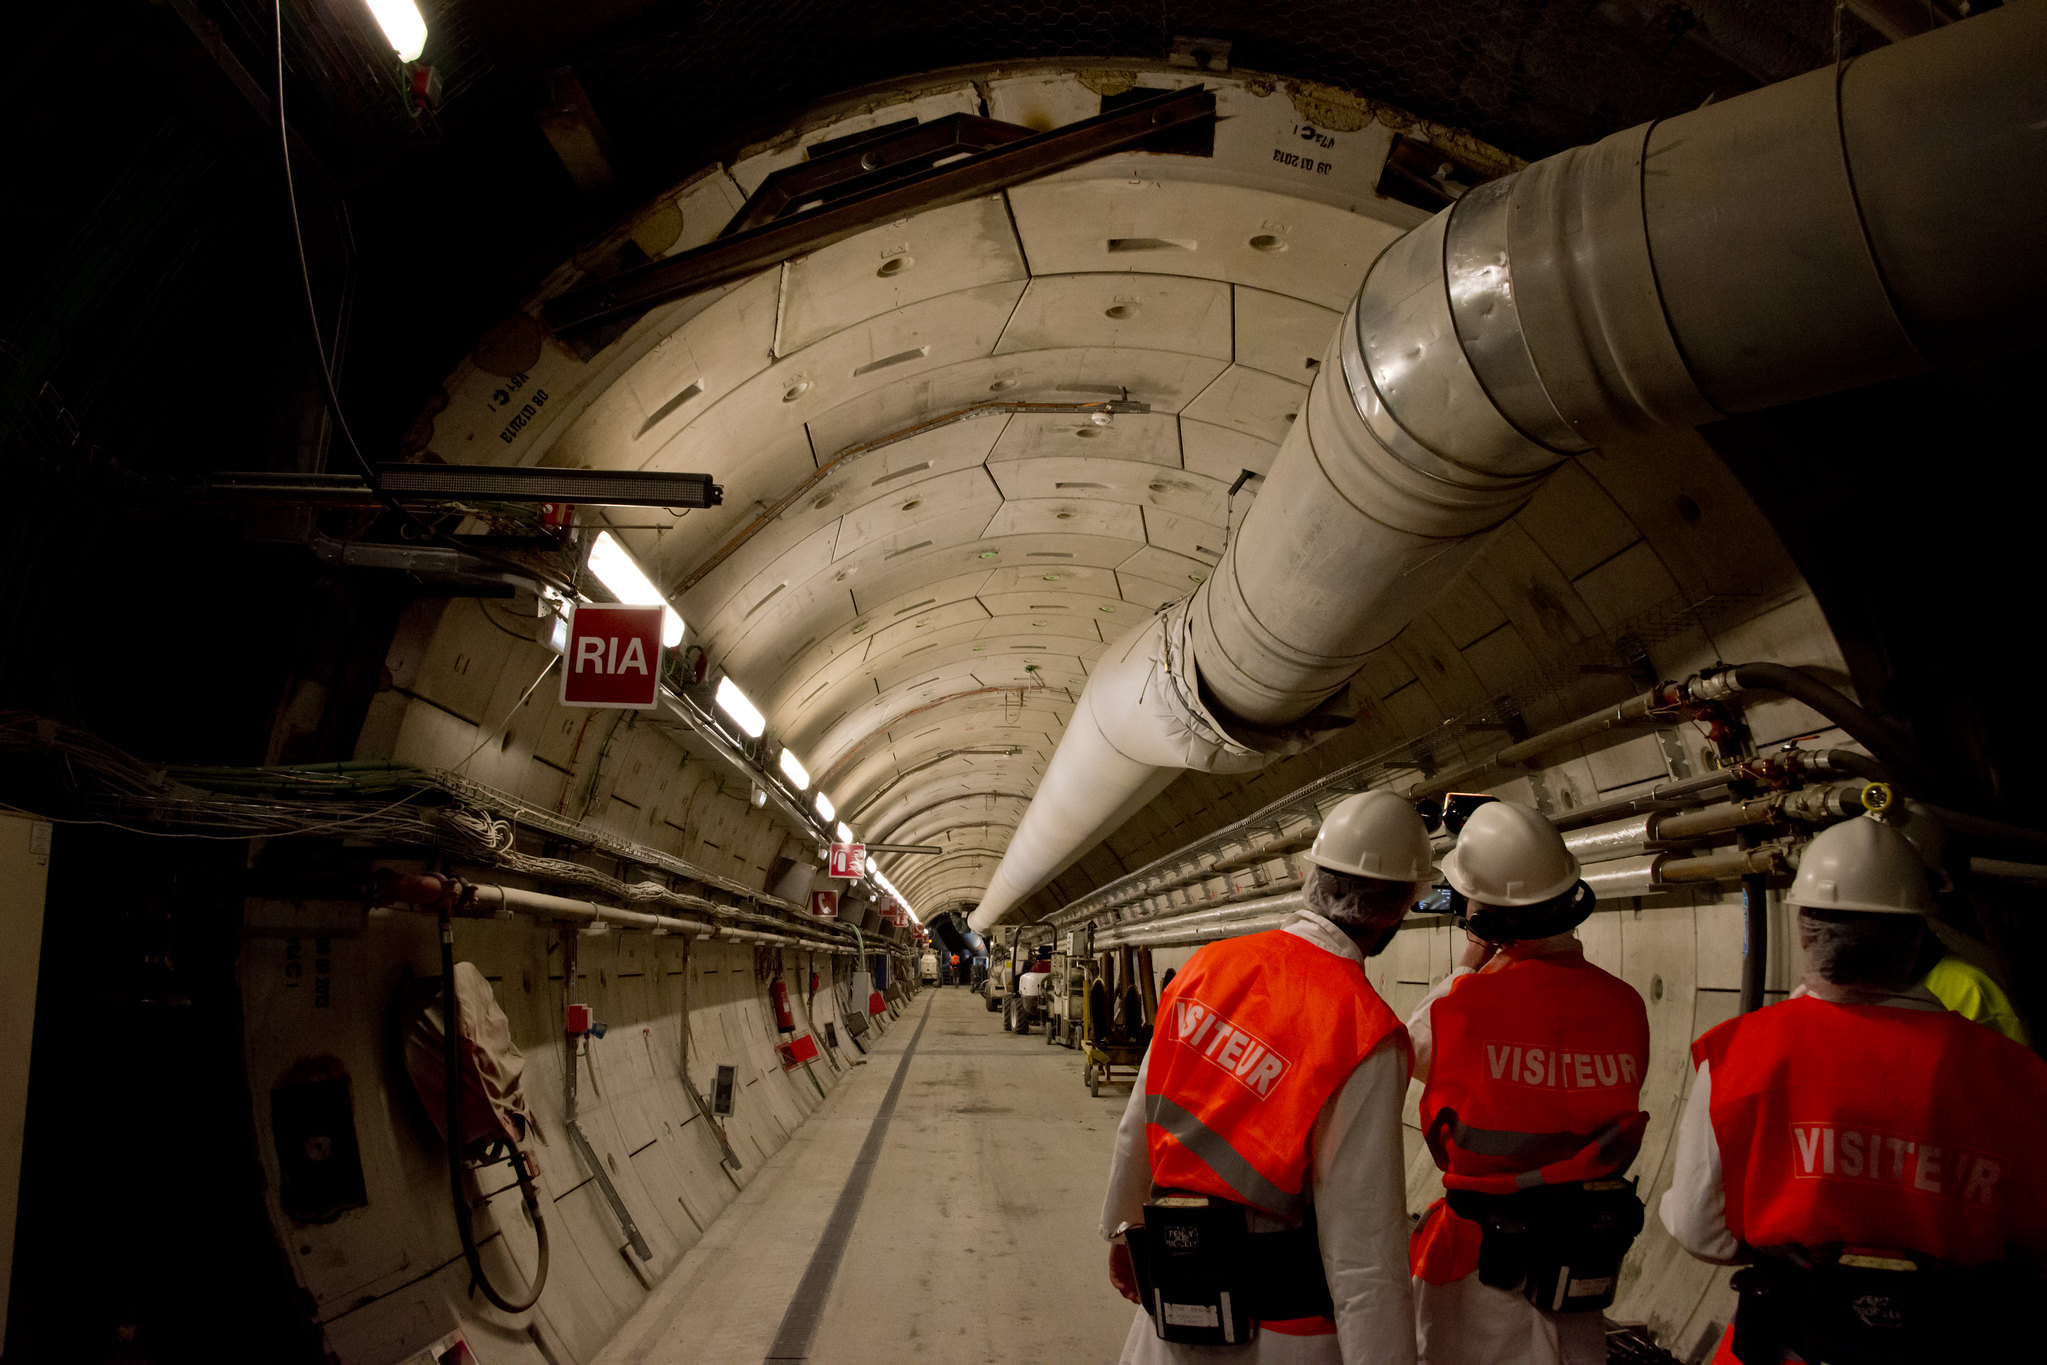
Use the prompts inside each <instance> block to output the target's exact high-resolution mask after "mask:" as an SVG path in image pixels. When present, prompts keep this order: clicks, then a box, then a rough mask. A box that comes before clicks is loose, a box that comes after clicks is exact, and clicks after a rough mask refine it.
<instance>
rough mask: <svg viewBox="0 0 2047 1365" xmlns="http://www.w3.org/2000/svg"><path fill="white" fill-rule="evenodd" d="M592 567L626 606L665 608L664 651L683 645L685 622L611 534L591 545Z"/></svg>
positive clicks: (663, 625) (599, 538)
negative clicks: (683, 622)
mask: <svg viewBox="0 0 2047 1365" xmlns="http://www.w3.org/2000/svg"><path fill="white" fill-rule="evenodd" d="M589 566H590V572H591V573H593V574H595V575H596V576H597V581H598V582H599V583H602V584H603V585H604V586H605V587H606V588H608V589H610V590H611V595H612V596H613V597H616V598H617V599H618V600H619V601H621V602H623V603H625V604H626V605H627V606H629V607H663V608H666V610H665V612H664V613H663V614H662V617H661V644H662V647H663V648H666V649H673V648H675V647H676V646H677V645H679V644H681V643H682V632H683V629H684V627H683V624H682V618H681V617H680V616H678V615H676V614H675V608H674V607H671V606H669V605H668V599H667V598H666V597H664V596H662V595H661V590H660V589H659V588H657V587H655V586H654V581H653V580H652V579H650V578H648V577H647V575H646V574H645V573H643V572H641V570H640V566H639V565H638V564H636V563H634V562H633V557H632V556H631V555H629V554H627V553H626V552H625V547H624V546H623V545H620V544H619V543H618V542H617V541H616V540H613V539H612V538H611V532H609V531H599V532H598V533H597V539H595V540H593V541H591V542H590V559H589ZM720 700H723V698H722V697H721V698H720ZM755 714H756V715H758V714H759V712H755ZM747 733H749V734H754V735H757V734H759V733H760V731H759V730H749V731H748V732H747Z"/></svg>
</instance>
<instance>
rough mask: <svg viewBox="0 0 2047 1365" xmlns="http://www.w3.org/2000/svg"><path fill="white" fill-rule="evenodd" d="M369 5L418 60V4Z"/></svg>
mask: <svg viewBox="0 0 2047 1365" xmlns="http://www.w3.org/2000/svg"><path fill="white" fill-rule="evenodd" d="M369 5H370V13H371V14H373V15H375V16H376V20H377V27H378V28H380V29H382V30H384V37H385V38H387V39H389V40H390V43H391V46H392V47H393V48H395V49H397V52H398V60H399V61H401V62H416V61H418V60H419V54H420V53H422V52H424V51H426V20H424V19H422V18H420V17H419V6H417V5H415V4H413V3H412V0H369ZM649 605H651V604H649Z"/></svg>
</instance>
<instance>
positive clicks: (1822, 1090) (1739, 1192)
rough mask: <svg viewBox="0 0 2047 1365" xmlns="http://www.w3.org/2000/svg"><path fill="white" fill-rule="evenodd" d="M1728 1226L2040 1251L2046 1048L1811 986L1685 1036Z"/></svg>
mask: <svg viewBox="0 0 2047 1365" xmlns="http://www.w3.org/2000/svg"><path fill="white" fill-rule="evenodd" d="M1692 1058H1693V1060H1694V1062H1695V1063H1696V1062H1710V1063H1712V1067H1713V1070H1712V1106H1711V1110H1710V1113H1711V1116H1712V1120H1713V1136H1714V1138H1715V1139H1716V1140H1717V1141H1718V1143H1719V1145H1720V1165H1721V1172H1722V1178H1723V1180H1724V1188H1725V1190H1726V1196H1727V1230H1728V1231H1729V1232H1731V1233H1733V1234H1734V1236H1735V1237H1736V1238H1737V1239H1739V1240H1740V1241H1741V1242H1742V1243H1743V1244H1744V1245H1746V1246H1751V1247H1759V1248H1765V1249H1768V1248H1775V1247H1785V1246H1798V1247H1807V1248H1835V1247H1841V1246H1849V1247H1862V1248H1868V1249H1883V1250H1891V1251H1902V1252H1916V1253H1918V1254H1919V1255H1922V1256H1932V1257H1936V1258H1938V1259H1940V1260H1942V1261H1945V1262H1947V1263H1949V1264H1952V1265H1980V1264H1985V1263H1988V1262H1995V1261H2003V1260H2008V1259H2011V1258H2013V1257H2014V1256H2015V1255H2019V1254H2024V1255H2026V1256H2039V1255H2041V1254H2042V1253H2043V1252H2047V1177H2043V1175H2042V1173H2041V1160H2042V1159H2041V1156H2040V1154H2039V1150H2038V1149H2039V1145H2040V1138H2041V1134H2042V1133H2043V1132H2047V1062H2043V1061H2042V1060H2041V1059H2040V1058H2039V1057H2038V1056H2036V1055H2034V1054H2033V1053H2032V1052H2031V1051H2030V1050H2028V1049H2027V1048H2024V1047H2021V1046H2019V1045H2018V1044H2017V1043H2014V1042H2012V1041H2011V1040H2010V1039H2008V1038H2005V1037H2003V1036H2002V1035H2000V1034H1998V1033H1996V1032H1995V1031H1993V1030H1990V1029H1986V1028H1984V1027H1983V1026H1982V1025H1981V1024H1975V1023H1971V1022H1970V1021H1969V1020H1967V1019H1964V1018H1963V1017H1962V1016H1961V1015H1958V1014H1951V1013H1948V1012H1945V1011H1942V1012H1938V1013H1936V1012H1934V1011H1932V1010H1908V1009H1899V1008H1897V1007H1895V1006H1887V1005H1836V1004H1832V1003H1830V1002H1828V1001H1825V1000H1820V999H1817V998H1816V997H1813V996H1804V997H1801V998H1799V999H1796V1000H1787V1001H1785V1002H1783V1003H1782V1004H1777V1005H1772V1006H1770V1007H1769V1008H1768V1009H1763V1010H1757V1011H1756V1012H1755V1013H1753V1014H1745V1015H1742V1016H1741V1017H1740V1018H1738V1019H1732V1020H1729V1021H1728V1022H1727V1023H1725V1024H1722V1025H1720V1026H1719V1027H1718V1028H1715V1029H1713V1030H1711V1031H1710V1032H1708V1033H1707V1034H1706V1035H1705V1036H1704V1037H1702V1038H1700V1039H1699V1040H1698V1041H1697V1042H1696V1043H1694V1044H1692Z"/></svg>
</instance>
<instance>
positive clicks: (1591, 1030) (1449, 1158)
mask: <svg viewBox="0 0 2047 1365" xmlns="http://www.w3.org/2000/svg"><path fill="white" fill-rule="evenodd" d="M1429 1026H1430V1031H1431V1033H1432V1035H1433V1037H1434V1040H1435V1051H1434V1056H1435V1059H1434V1061H1433V1062H1432V1063H1431V1064H1430V1067H1429V1079H1428V1084H1427V1085H1426V1086H1425V1087H1424V1088H1423V1090H1422V1097H1421V1112H1420V1118H1421V1125H1422V1136H1423V1137H1424V1139H1425V1140H1426V1141H1427V1142H1428V1144H1429V1150H1430V1152H1431V1153H1432V1154H1433V1155H1434V1156H1435V1158H1436V1165H1437V1166H1439V1167H1440V1168H1442V1171H1443V1184H1444V1185H1445V1186H1447V1187H1449V1188H1451V1189H1467V1190H1479V1191H1483V1192H1485V1193H1489V1194H1511V1193H1513V1192H1514V1191H1516V1190H1520V1189H1527V1188H1529V1187H1530V1186H1533V1185H1541V1184H1563V1183H1567V1182H1571V1181H1579V1180H1597V1179H1599V1178H1601V1177H1603V1176H1609V1175H1615V1174H1618V1173H1619V1172H1621V1171H1625V1170H1626V1169H1627V1168H1628V1166H1629V1164H1630V1163H1632V1162H1633V1161H1634V1159H1635V1153H1636V1152H1637V1151H1638V1150H1640V1148H1641V1145H1642V1129H1643V1127H1644V1126H1645V1125H1646V1124H1647V1123H1648V1121H1649V1116H1648V1114H1646V1113H1644V1112H1643V1111H1642V1108H1641V1091H1642V1072H1643V1068H1644V1067H1645V1066H1646V1065H1647V1064H1648V1061H1649V1012H1648V1010H1647V1009H1646V1008H1644V1006H1643V1004H1642V997H1641V996H1640V995H1638V994H1636V992H1635V988H1634V987H1633V986H1630V985H1629V984H1628V983H1627V982H1625V981H1622V980H1621V979H1620V978H1619V977H1617V976H1614V975H1613V974H1612V973H1610V972H1607V971H1604V970H1602V969H1600V968H1598V967H1595V966H1593V965H1592V964H1591V963H1589V962H1587V961H1586V960H1585V955H1584V954H1583V953H1582V952H1564V953H1545V954H1542V955H1540V956H1531V957H1518V958H1517V957H1499V958H1495V959H1494V960H1493V962H1492V963H1489V964H1488V965H1487V966H1486V968H1485V969H1484V970H1482V971H1479V972H1476V973H1474V974H1472V975H1469V976H1464V977H1460V978H1459V979H1458V980H1457V981H1456V983H1455V984H1453V985H1452V986H1451V988H1450V991H1449V993H1448V994H1447V995H1445V996H1444V997H1443V998H1442V999H1440V1000H1438V1001H1437V1002H1436V1003H1435V1004H1434V1005H1433V1006H1432V1007H1431V1008H1430V1011H1429ZM1478 1241H1479V1231H1478V1227H1477V1225H1476V1224H1474V1223H1471V1222H1469V1221H1468V1220H1466V1219H1463V1218H1460V1217H1458V1216H1457V1215H1456V1214H1453V1213H1452V1212H1451V1211H1450V1209H1449V1207H1448V1206H1447V1205H1446V1204H1444V1203H1443V1201H1441V1200H1438V1201H1437V1202H1436V1204H1435V1205H1434V1206H1433V1207H1431V1208H1430V1209H1429V1211H1428V1213H1427V1214H1426V1215H1425V1216H1424V1217H1423V1220H1422V1223H1421V1225H1420V1226H1419V1227H1418V1228H1416V1229H1415V1235H1414V1239H1413V1241H1412V1242H1411V1243H1410V1244H1409V1248H1408V1265H1409V1269H1410V1270H1411V1271H1412V1273H1413V1274H1415V1275H1417V1276H1419V1277H1421V1278H1422V1279H1424V1280H1428V1281H1429V1282H1431V1283H1433V1284H1446V1283H1449V1282H1450V1281H1452V1280H1459V1279H1462V1278H1464V1277H1465V1276H1466V1275H1469V1274H1471V1273H1472V1272H1473V1271H1474V1270H1476V1269H1478Z"/></svg>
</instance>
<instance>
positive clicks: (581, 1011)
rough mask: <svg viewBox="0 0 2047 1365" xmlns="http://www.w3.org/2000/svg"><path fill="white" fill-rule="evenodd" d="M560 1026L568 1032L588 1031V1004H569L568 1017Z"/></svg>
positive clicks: (581, 1032) (580, 1032) (579, 1032)
mask: <svg viewBox="0 0 2047 1365" xmlns="http://www.w3.org/2000/svg"><path fill="white" fill-rule="evenodd" d="M562 1027H563V1029H565V1030H566V1031H567V1032H569V1033H574V1034H583V1033H588V1032H589V1031H590V1007H589V1006H588V1005H571V1006H569V1013H568V1019H567V1021H566V1022H565V1023H564V1024H563V1025H562Z"/></svg>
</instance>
